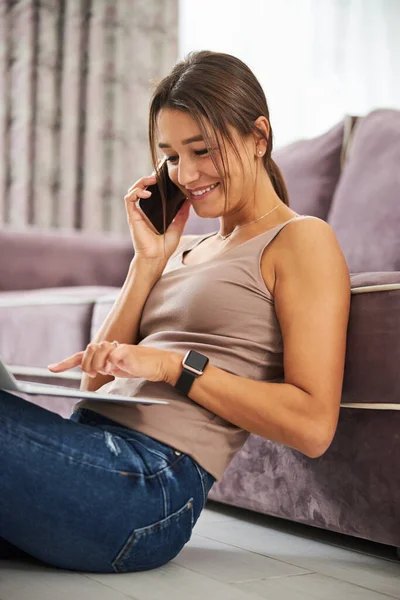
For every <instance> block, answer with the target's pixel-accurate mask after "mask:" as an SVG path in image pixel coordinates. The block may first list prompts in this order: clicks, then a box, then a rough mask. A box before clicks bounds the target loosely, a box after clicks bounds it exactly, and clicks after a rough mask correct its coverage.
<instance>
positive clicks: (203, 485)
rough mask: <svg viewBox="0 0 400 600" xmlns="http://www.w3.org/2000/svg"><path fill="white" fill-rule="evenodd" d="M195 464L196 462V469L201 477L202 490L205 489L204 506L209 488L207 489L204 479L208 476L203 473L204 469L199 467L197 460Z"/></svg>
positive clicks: (194, 462)
mask: <svg viewBox="0 0 400 600" xmlns="http://www.w3.org/2000/svg"><path fill="white" fill-rule="evenodd" d="M193 464H194V466H195V469H196V471H197V473H198V474H199V477H200V481H201V487H202V490H203V508H204V506H205V503H206V501H207V489H206V485H205V479H204V478H205V477H206V475H205V474H204V475H203V471H202V470H201V469H200V468H199V465H198V464H197V463H196V461H195V460H194V461H193Z"/></svg>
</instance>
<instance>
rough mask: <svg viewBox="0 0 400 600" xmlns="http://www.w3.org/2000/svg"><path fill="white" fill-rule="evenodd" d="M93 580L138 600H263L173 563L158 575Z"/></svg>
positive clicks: (131, 575)
mask: <svg viewBox="0 0 400 600" xmlns="http://www.w3.org/2000/svg"><path fill="white" fill-rule="evenodd" d="M89 577H90V578H93V579H95V581H99V582H101V583H104V584H105V585H110V586H112V587H113V589H116V590H118V591H119V592H121V593H123V594H133V595H134V597H135V598H137V600H204V599H205V598H209V599H210V600H260V596H259V595H257V594H253V593H252V592H251V591H247V590H241V589H238V588H235V587H234V586H232V585H229V584H226V583H221V582H219V581H216V580H215V579H210V578H209V577H206V576H204V575H200V574H199V573H195V572H194V571H190V570H189V569H186V568H184V567H180V566H179V565H177V564H175V563H173V562H170V563H168V564H167V565H165V566H164V567H160V568H159V569H155V570H154V571H144V572H142V573H132V574H129V575H117V576H113V575H111V576H107V575H97V574H90V575H89Z"/></svg>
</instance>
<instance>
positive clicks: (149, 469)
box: [0, 390, 215, 573]
mask: <svg viewBox="0 0 400 600" xmlns="http://www.w3.org/2000/svg"><path fill="white" fill-rule="evenodd" d="M214 482H215V479H214V477H213V476H212V475H210V474H209V473H208V472H207V471H205V470H204V469H203V468H202V467H200V465H198V464H197V463H196V462H195V461H194V460H193V459H192V458H191V457H190V456H188V455H187V454H184V453H180V452H178V451H176V450H174V448H171V447H170V446H168V445H166V444H163V443H161V442H158V441H157V440H155V439H153V438H151V437H149V436H147V435H144V434H142V433H139V432H137V431H134V430H132V429H129V428H127V427H123V426H121V425H119V424H118V423H116V422H114V421H111V420H110V419H107V418H105V417H103V416H101V415H99V414H98V413H95V412H93V411H90V410H87V409H78V410H77V411H76V412H75V413H73V414H72V415H71V417H70V419H64V418H62V417H61V416H60V415H57V414H55V413H53V412H50V411H48V410H46V409H44V408H41V407H39V406H36V405H35V404H32V403H30V402H28V401H26V400H23V399H22V398H19V397H17V396H14V395H12V394H9V393H6V392H3V391H1V390H0V558H7V557H13V556H18V555H24V553H26V554H27V555H29V556H32V557H34V558H36V559H38V560H40V561H43V562H45V563H47V564H49V565H52V566H56V567H60V568H64V569H70V570H74V571H88V572H97V573H128V572H133V571H145V570H148V569H154V568H156V567H159V566H161V565H163V564H165V563H167V562H168V561H170V560H171V559H173V558H174V557H175V556H176V555H177V554H178V553H179V552H180V550H181V549H182V548H183V546H184V545H185V544H186V543H187V542H188V541H189V539H190V537H191V534H192V529H193V526H194V524H195V523H196V521H197V519H198V518H199V516H200V513H201V511H202V509H203V507H204V504H205V502H206V500H207V495H208V492H209V491H210V489H211V487H212V485H213V483H214Z"/></svg>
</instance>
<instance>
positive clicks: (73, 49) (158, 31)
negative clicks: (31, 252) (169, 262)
mask: <svg viewBox="0 0 400 600" xmlns="http://www.w3.org/2000/svg"><path fill="white" fill-rule="evenodd" d="M177 23H178V0H168V1H167V2H165V1H164V0H0V224H10V225H12V226H16V227H24V226H26V225H37V226H40V227H46V228H50V227H52V228H74V229H84V230H92V231H115V232H127V224H126V215H125V207H124V195H125V193H126V190H127V189H128V187H129V186H130V185H132V183H133V182H134V181H135V180H136V179H138V178H139V177H141V176H142V175H147V174H149V173H150V171H151V164H150V153H149V149H148V142H147V118H148V106H149V99H150V95H151V91H152V85H151V82H152V81H154V80H156V81H157V80H159V79H161V78H162V77H164V76H165V75H166V74H167V73H168V72H169V71H170V69H171V68H172V66H173V65H174V64H175V62H176V60H177V56H178V48H177Z"/></svg>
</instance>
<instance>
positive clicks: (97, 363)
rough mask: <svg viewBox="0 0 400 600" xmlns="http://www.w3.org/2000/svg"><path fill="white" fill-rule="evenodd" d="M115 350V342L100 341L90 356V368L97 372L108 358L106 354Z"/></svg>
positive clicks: (102, 367)
mask: <svg viewBox="0 0 400 600" xmlns="http://www.w3.org/2000/svg"><path fill="white" fill-rule="evenodd" d="M113 350H115V344H112V343H111V342H100V343H99V344H98V346H97V349H96V351H95V353H94V354H93V357H92V363H91V370H92V372H96V373H98V372H99V371H101V370H103V369H104V367H105V364H106V362H107V359H108V355H109V354H110V353H111V352H112V351H113Z"/></svg>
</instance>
